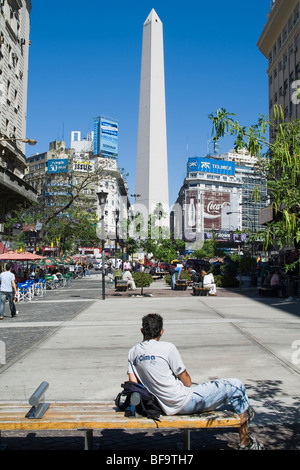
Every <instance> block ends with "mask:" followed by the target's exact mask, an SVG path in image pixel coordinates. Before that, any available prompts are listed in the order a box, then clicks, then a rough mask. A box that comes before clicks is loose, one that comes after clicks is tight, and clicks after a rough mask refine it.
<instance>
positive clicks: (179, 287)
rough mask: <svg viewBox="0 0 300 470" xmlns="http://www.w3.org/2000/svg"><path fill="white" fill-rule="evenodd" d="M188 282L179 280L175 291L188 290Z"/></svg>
mask: <svg viewBox="0 0 300 470" xmlns="http://www.w3.org/2000/svg"><path fill="white" fill-rule="evenodd" d="M187 287H188V281H186V280H177V281H176V284H175V290H187Z"/></svg>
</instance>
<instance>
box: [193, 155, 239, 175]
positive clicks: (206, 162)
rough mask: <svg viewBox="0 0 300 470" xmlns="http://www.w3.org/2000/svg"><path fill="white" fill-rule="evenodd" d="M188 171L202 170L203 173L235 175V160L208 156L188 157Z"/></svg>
mask: <svg viewBox="0 0 300 470" xmlns="http://www.w3.org/2000/svg"><path fill="white" fill-rule="evenodd" d="M187 167H188V172H189V173H190V172H194V171H200V172H203V173H216V174H218V175H229V176H234V175H235V162H229V161H226V160H216V159H212V158H207V157H203V158H202V157H193V158H189V159H188V164H187Z"/></svg>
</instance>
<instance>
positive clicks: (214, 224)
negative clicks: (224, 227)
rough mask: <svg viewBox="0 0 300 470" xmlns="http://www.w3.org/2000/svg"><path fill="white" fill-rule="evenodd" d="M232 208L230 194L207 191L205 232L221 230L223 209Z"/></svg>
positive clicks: (205, 197) (205, 195) (205, 198)
mask: <svg viewBox="0 0 300 470" xmlns="http://www.w3.org/2000/svg"><path fill="white" fill-rule="evenodd" d="M225 206H230V194H229V193H223V192H220V191H218V192H211V191H206V192H205V193H204V214H203V216H204V230H211V229H217V230H220V229H221V214H222V208H223V207H225Z"/></svg>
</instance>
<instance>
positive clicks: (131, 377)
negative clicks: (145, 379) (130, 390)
mask: <svg viewBox="0 0 300 470" xmlns="http://www.w3.org/2000/svg"><path fill="white" fill-rule="evenodd" d="M128 376H129V380H130V382H134V383H136V384H137V383H139V381H138V379H137V376H136V375H135V374H133V373H131V372H130V373H129V374H128Z"/></svg>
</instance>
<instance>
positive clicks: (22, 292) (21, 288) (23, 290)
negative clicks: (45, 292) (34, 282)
mask: <svg viewBox="0 0 300 470" xmlns="http://www.w3.org/2000/svg"><path fill="white" fill-rule="evenodd" d="M17 299H18V302H21V300H29V301H31V300H32V287H31V285H30V284H29V283H28V282H18V293H17Z"/></svg>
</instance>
